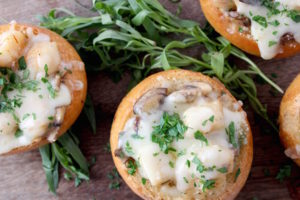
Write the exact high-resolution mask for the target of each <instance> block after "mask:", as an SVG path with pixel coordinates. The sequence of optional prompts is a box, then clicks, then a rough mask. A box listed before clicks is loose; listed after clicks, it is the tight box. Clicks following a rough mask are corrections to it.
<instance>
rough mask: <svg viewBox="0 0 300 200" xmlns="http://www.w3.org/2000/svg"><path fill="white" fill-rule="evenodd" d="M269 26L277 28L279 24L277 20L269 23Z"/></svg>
mask: <svg viewBox="0 0 300 200" xmlns="http://www.w3.org/2000/svg"><path fill="white" fill-rule="evenodd" d="M269 24H270V25H272V26H275V27H277V26H279V25H280V22H279V21H278V20H274V21H272V22H269Z"/></svg>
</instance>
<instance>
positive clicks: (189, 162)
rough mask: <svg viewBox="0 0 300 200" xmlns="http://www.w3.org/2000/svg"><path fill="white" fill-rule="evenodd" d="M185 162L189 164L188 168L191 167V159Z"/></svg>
mask: <svg viewBox="0 0 300 200" xmlns="http://www.w3.org/2000/svg"><path fill="white" fill-rule="evenodd" d="M185 164H186V165H187V166H188V168H190V167H191V161H190V160H186V162H185Z"/></svg>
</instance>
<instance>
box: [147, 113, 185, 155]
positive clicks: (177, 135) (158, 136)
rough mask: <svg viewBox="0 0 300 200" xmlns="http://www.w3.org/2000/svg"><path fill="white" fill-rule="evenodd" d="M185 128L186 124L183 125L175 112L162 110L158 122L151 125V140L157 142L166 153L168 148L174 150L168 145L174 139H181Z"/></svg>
mask: <svg viewBox="0 0 300 200" xmlns="http://www.w3.org/2000/svg"><path fill="white" fill-rule="evenodd" d="M186 130H187V126H185V125H184V123H183V122H182V120H181V119H180V117H179V115H178V114H177V113H174V114H173V115H170V114H168V113H167V112H164V114H163V116H162V117H161V119H160V124H159V125H157V126H154V127H153V132H152V135H151V138H152V142H154V143H157V144H158V145H159V147H160V150H161V151H162V152H164V153H165V154H168V153H169V151H170V150H171V151H174V148H172V147H171V146H170V145H171V143H172V142H173V141H174V140H176V141H178V140H179V139H183V138H184V137H183V136H184V132H185V131H186Z"/></svg>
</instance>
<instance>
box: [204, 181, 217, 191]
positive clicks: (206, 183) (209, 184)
mask: <svg viewBox="0 0 300 200" xmlns="http://www.w3.org/2000/svg"><path fill="white" fill-rule="evenodd" d="M215 184H216V181H215V180H206V181H204V183H203V186H202V191H203V192H205V190H206V189H208V190H210V189H212V188H214V187H215Z"/></svg>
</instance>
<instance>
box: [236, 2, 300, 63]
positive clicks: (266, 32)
mask: <svg viewBox="0 0 300 200" xmlns="http://www.w3.org/2000/svg"><path fill="white" fill-rule="evenodd" d="M275 2H278V3H280V5H279V6H278V7H277V9H278V10H284V9H286V8H288V9H290V10H296V9H299V5H300V3H299V1H298V0H297V1H290V0H275ZM235 3H236V7H237V12H238V13H240V14H243V15H245V16H246V17H248V18H249V19H250V20H251V35H252V36H253V39H254V40H256V41H257V44H258V48H259V50H260V54H261V57H262V58H264V59H272V58H273V57H275V56H276V55H277V54H278V53H280V51H281V49H280V40H281V38H282V36H284V35H285V34H287V33H289V34H292V35H293V36H294V39H295V41H296V42H298V43H300V31H299V30H300V22H299V23H297V22H295V21H293V19H292V18H291V17H289V16H287V13H279V14H276V15H271V16H268V14H269V10H268V9H267V8H266V7H265V6H262V5H260V4H254V5H251V4H246V3H243V2H241V1H239V0H235ZM262 17H263V18H264V19H265V20H266V21H264V19H263V18H262ZM262 24H263V25H262Z"/></svg>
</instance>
